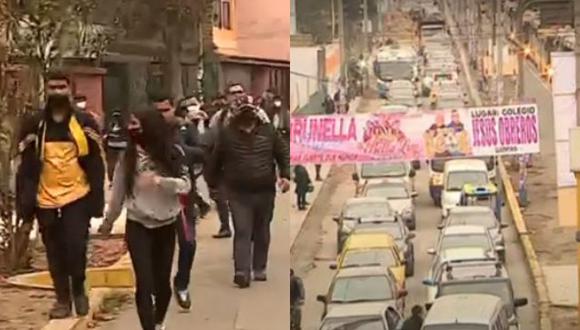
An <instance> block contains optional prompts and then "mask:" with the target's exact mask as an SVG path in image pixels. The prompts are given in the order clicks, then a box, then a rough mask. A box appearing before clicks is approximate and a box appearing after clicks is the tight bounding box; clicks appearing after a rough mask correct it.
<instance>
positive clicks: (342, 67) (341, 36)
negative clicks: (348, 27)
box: [336, 0, 347, 82]
mask: <svg viewBox="0 0 580 330" xmlns="http://www.w3.org/2000/svg"><path fill="white" fill-rule="evenodd" d="M336 1H337V7H338V8H337V10H338V37H339V46H340V73H341V78H343V79H344V81H345V82H346V81H347V80H346V78H347V76H346V75H347V70H346V48H345V47H346V45H345V42H346V36H345V34H344V0H336Z"/></svg>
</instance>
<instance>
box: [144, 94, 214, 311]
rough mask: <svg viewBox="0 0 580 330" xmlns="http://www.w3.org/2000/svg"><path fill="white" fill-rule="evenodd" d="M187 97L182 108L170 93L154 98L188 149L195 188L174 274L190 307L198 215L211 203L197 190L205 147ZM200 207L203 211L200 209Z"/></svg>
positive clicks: (185, 199)
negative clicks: (198, 171) (192, 116)
mask: <svg viewBox="0 0 580 330" xmlns="http://www.w3.org/2000/svg"><path fill="white" fill-rule="evenodd" d="M184 104H185V103H184V102H183V100H182V101H181V102H180V106H179V108H177V109H175V108H174V107H173V101H172V99H171V97H170V96H169V95H167V94H158V95H157V96H156V97H155V98H154V107H155V109H157V111H159V112H160V113H161V114H162V115H163V117H164V119H165V121H166V122H167V124H168V125H169V126H170V129H171V130H172V136H173V138H174V140H173V141H174V143H175V144H176V145H178V146H180V147H181V149H183V151H184V153H185V159H184V160H185V165H186V166H187V168H188V170H189V179H190V181H191V183H192V184H191V189H190V191H189V193H188V195H187V196H182V199H181V202H182V206H183V210H182V212H181V213H180V214H179V221H178V223H177V225H176V227H177V239H178V245H179V252H178V258H177V272H176V274H175V277H174V278H173V293H174V296H175V299H176V301H177V304H178V305H179V307H181V308H183V309H185V310H189V309H190V308H191V297H190V295H189V290H188V287H189V283H190V279H191V277H190V276H191V268H192V267H193V261H194V258H195V252H196V249H197V241H196V237H195V236H196V228H195V227H196V222H197V219H198V216H200V215H205V214H206V213H207V212H209V209H210V206H209V204H208V203H207V202H205V201H204V200H203V198H201V196H200V195H199V193H198V192H197V186H196V184H195V183H196V180H197V177H198V173H196V168H199V167H202V166H203V162H204V160H205V151H204V149H203V148H202V146H201V144H200V142H199V132H198V131H197V126H195V125H194V124H193V123H191V122H190V121H189V120H188V119H187V118H186V117H187V114H188V110H187V107H186V106H184ZM196 206H197V207H198V208H199V212H198V210H197V209H196Z"/></svg>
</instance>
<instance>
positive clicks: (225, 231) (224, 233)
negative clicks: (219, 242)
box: [213, 229, 232, 238]
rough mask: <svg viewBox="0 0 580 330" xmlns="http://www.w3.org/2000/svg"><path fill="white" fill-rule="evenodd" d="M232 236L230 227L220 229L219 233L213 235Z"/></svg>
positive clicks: (217, 236)
mask: <svg viewBox="0 0 580 330" xmlns="http://www.w3.org/2000/svg"><path fill="white" fill-rule="evenodd" d="M230 237H232V232H231V230H229V229H220V231H218V233H217V234H215V235H213V238H230Z"/></svg>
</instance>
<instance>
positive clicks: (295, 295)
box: [290, 268, 306, 330]
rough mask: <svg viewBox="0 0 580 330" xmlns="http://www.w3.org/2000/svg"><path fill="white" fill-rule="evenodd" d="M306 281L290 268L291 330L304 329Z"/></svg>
mask: <svg viewBox="0 0 580 330" xmlns="http://www.w3.org/2000/svg"><path fill="white" fill-rule="evenodd" d="M305 297H306V295H305V293H304V283H303V282H302V279H301V278H300V277H298V276H297V275H295V274H294V269H292V268H290V330H301V329H302V307H301V306H302V305H304V298H305Z"/></svg>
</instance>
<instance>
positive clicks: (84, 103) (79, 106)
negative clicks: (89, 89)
mask: <svg viewBox="0 0 580 330" xmlns="http://www.w3.org/2000/svg"><path fill="white" fill-rule="evenodd" d="M77 108H79V109H86V108H87V102H86V101H82V102H78V103H77Z"/></svg>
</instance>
